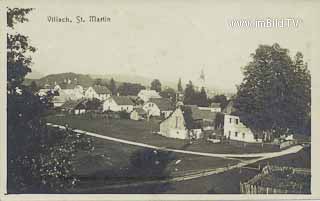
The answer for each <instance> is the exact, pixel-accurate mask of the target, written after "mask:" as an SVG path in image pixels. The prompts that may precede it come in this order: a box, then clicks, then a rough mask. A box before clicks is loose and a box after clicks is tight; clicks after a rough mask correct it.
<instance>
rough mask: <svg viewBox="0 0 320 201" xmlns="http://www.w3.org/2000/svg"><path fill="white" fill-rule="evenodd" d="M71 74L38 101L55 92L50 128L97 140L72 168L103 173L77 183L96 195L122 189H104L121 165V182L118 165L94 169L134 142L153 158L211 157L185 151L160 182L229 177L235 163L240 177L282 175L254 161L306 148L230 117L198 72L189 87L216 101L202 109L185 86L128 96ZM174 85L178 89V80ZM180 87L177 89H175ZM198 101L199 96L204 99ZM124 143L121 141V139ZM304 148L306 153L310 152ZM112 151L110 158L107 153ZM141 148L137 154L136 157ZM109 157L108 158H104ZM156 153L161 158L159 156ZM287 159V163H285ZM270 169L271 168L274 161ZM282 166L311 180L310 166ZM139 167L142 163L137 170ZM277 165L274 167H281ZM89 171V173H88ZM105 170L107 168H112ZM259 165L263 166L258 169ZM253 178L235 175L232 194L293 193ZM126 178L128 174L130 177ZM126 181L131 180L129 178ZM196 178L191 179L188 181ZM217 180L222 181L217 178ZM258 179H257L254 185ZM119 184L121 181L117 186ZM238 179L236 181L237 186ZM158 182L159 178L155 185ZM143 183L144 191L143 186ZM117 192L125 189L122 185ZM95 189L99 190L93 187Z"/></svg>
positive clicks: (227, 101) (228, 104)
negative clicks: (166, 155) (81, 81)
mask: <svg viewBox="0 0 320 201" xmlns="http://www.w3.org/2000/svg"><path fill="white" fill-rule="evenodd" d="M70 75H72V74H70ZM71 77H72V76H70V78H65V79H64V80H63V82H62V83H60V85H59V83H57V82H56V81H53V82H52V80H51V83H46V84H45V87H44V88H41V89H39V90H38V91H36V92H35V93H36V94H37V95H38V96H39V97H40V99H41V97H48V95H49V94H51V95H53V96H52V100H51V101H52V111H53V112H52V114H51V115H49V116H48V117H47V122H48V125H49V126H53V127H57V128H60V129H71V130H77V131H76V132H78V134H84V135H89V136H90V135H92V136H94V142H95V144H96V145H95V151H93V153H91V154H89V155H88V154H86V153H83V156H82V157H84V158H82V159H81V161H82V160H84V161H86V160H90V161H91V160H94V161H92V162H91V166H89V167H88V166H84V164H82V163H80V164H79V165H78V166H77V165H76V167H77V168H78V172H79V174H80V175H82V176H80V178H81V177H85V178H87V177H88V175H91V174H94V175H95V174H97V171H98V170H99V171H103V172H104V173H103V174H102V175H105V176H102V175H100V176H101V178H100V179H99V182H97V181H96V180H92V179H89V180H88V181H87V182H89V183H87V182H85V181H81V182H80V184H81V185H84V186H88V185H89V186H93V187H92V188H93V189H94V191H97V189H99V188H102V189H103V190H101V192H103V193H105V192H119V187H115V189H117V190H115V189H113V190H112V185H111V186H109V184H108V185H105V180H104V179H103V178H106V177H108V178H113V177H114V175H112V176H111V175H110V174H111V173H112V171H115V170H113V169H114V168H116V169H117V168H120V169H117V170H116V171H118V172H117V174H120V175H122V176H121V178H122V179H123V175H127V174H128V173H122V170H121V166H120V167H117V166H116V167H112V165H111V166H110V164H108V165H101V164H100V165H99V164H98V163H97V161H108V163H111V164H114V163H118V162H119V159H117V154H119V153H118V152H119V151H120V150H122V149H123V148H125V149H127V148H129V147H131V146H132V145H134V146H138V147H141V146H142V147H145V148H150V147H154V148H153V149H151V150H154V151H153V152H154V153H156V155H155V156H152V157H156V156H157V155H158V154H160V153H162V154H163V153H171V152H172V151H173V153H175V152H178V153H179V152H181V153H185V152H186V153H189V152H191V153H192V154H195V155H199V156H201V157H203V156H211V157H204V158H197V157H191V156H190V155H188V154H187V155H185V154H183V155H185V156H183V157H182V155H181V156H179V157H178V158H177V159H175V160H174V161H173V162H170V163H168V164H167V167H164V169H165V171H166V172H167V171H169V172H170V173H166V174H169V175H170V176H169V177H168V176H165V178H167V179H168V178H172V177H173V179H178V178H180V177H181V175H183V176H182V180H188V179H187V178H188V177H190V176H188V175H190V174H200V175H199V178H202V177H203V175H204V174H208V175H210V174H216V173H215V172H216V171H217V170H219V168H222V169H225V168H226V169H225V170H223V171H226V170H228V169H230V170H229V171H227V172H230V171H231V172H232V171H233V170H232V169H233V168H239V165H240V167H241V168H240V172H243V173H242V174H245V175H246V174H248V175H251V174H252V172H250V171H253V172H256V173H258V174H257V175H256V177H259V178H260V177H261V178H265V177H266V176H265V175H273V174H279V173H273V169H274V168H275V169H276V170H277V171H279V169H277V168H279V167H278V166H275V167H273V166H268V164H269V162H267V163H266V162H262V163H261V162H258V161H261V160H263V159H265V160H264V161H266V159H267V158H268V157H274V155H273V154H279V155H280V156H281V155H282V153H285V152H287V151H288V152H289V153H290V152H291V151H290V150H293V153H294V152H296V151H294V150H295V149H297V150H300V148H299V147H300V145H301V144H302V145H304V146H305V147H308V145H309V142H308V140H306V138H303V139H300V138H299V137H300V136H294V135H293V134H283V135H281V136H279V137H274V136H273V137H272V136H270V135H267V134H265V133H255V132H254V131H253V130H252V129H250V128H249V127H248V126H246V125H245V124H244V123H243V122H242V121H241V119H240V117H239V116H237V115H236V114H235V110H236V109H235V108H234V106H233V104H234V102H233V97H232V96H230V97H228V98H227V97H226V96H224V95H221V94H214V93H213V92H210V91H209V90H208V89H206V86H205V85H206V84H205V83H206V81H205V75H204V73H203V71H201V73H200V76H199V77H198V79H197V80H196V81H195V84H194V86H193V85H192V87H193V88H194V92H195V93H198V94H201V93H202V94H203V93H204V92H205V94H210V93H211V94H213V95H212V96H211V97H210V96H205V97H206V99H207V100H210V98H211V100H218V101H216V102H214V101H211V102H210V103H207V105H204V104H202V103H201V101H197V102H199V104H198V105H197V104H184V103H185V102H186V101H185V93H186V91H187V89H185V90H184V91H183V90H182V91H181V90H180V91H179V90H178V91H173V90H171V96H167V95H168V94H167V93H163V92H161V91H159V86H158V87H155V86H154V84H152V83H151V86H146V87H145V88H142V87H141V89H139V90H135V91H136V92H137V94H132V93H130V94H129V95H123V94H121V95H120V93H119V92H116V91H115V90H114V89H109V88H108V87H107V86H108V85H106V84H101V85H99V84H100V83H103V82H101V80H98V84H97V83H94V84H93V85H91V86H87V87H83V86H81V84H79V82H78V81H77V78H71ZM109 82H110V81H109ZM111 82H113V81H111ZM156 83H158V81H156ZM190 83H191V82H189V88H190ZM112 85H113V84H109V86H111V88H114V87H112ZM126 85H128V84H126ZM178 85H181V84H180V81H179V84H178ZM187 85H188V84H187ZM61 86H63V87H61ZM178 88H180V86H178ZM186 88H188V86H186ZM157 90H158V91H157ZM163 91H168V89H163ZM169 91H170V90H169ZM161 95H163V96H164V97H162V96H161ZM215 96H218V97H220V98H221V96H223V97H225V98H224V101H220V99H219V98H216V99H215V98H214V97H215ZM199 99H201V97H200V98H199ZM219 101H220V102H219ZM197 102H196V103H197ZM92 132H93V133H92ZM101 138H102V139H101ZM104 138H106V139H108V140H111V141H114V142H112V143H111V144H110V142H107V141H106V140H105V139H104ZM123 140H125V141H124V142H123ZM118 142H120V143H121V142H123V143H124V144H125V147H123V146H121V147H123V148H121V149H119V148H116V150H117V151H116V150H114V151H116V153H117V154H116V153H113V152H114V151H111V150H110V148H107V147H109V146H111V147H113V146H114V143H118ZM104 144H105V145H104ZM296 145H298V146H296ZM130 149H131V148H130ZM306 149H307V150H308V148H306ZM151 150H150V151H151ZM157 150H158V151H159V152H158V151H157ZM106 151H107V152H106ZM110 151H111V153H109V152H110ZM122 151H123V150H122ZM140 151H141V150H140ZM140 151H139V150H137V152H138V153H139V152H140ZM126 152H127V151H126ZM148 152H149V151H147V150H146V153H143V155H141V156H140V157H143V158H145V157H151V156H148V155H149V154H150V153H148ZM300 152H301V151H300ZM300 152H299V153H300ZM112 153H113V154H112ZM129 153H130V154H133V155H134V154H136V153H135V152H133V151H129ZM129 153H122V154H120V155H123V156H122V157H125V158H126V159H125V160H128V159H130V157H129V156H126V155H127V154H129ZM303 153H304V152H303ZM106 154H107V155H109V157H108V158H107V159H106V158H105V155H106ZM110 154H111V155H110ZM81 155H82V154H81ZM144 155H146V156H144ZM151 155H153V154H151ZM159 156H160V155H158V156H157V157H159ZM96 157H99V158H100V159H97V161H96V159H94V158H96ZM131 157H132V156H131ZM181 157H182V158H181ZM221 157H222V158H221ZM239 157H240V158H242V157H243V158H244V159H242V160H241V161H242V163H237V161H236V160H235V159H236V158H239ZM246 157H248V158H246ZM254 157H257V159H256V161H257V162H255V160H254V161H252V159H254ZM283 157H285V156H283ZM89 158H90V159H89ZM279 158H281V157H279ZM123 160H124V159H121V160H120V161H123ZM140 160H141V159H140ZM145 160H146V159H145ZM153 160H156V161H155V162H154V163H155V164H151V167H147V166H146V165H147V164H149V163H153ZM162 160H163V159H162ZM165 160H167V159H165ZM290 160H291V162H289V164H291V165H292V161H295V162H294V165H293V167H295V168H296V167H306V166H305V164H302V166H301V164H299V162H298V160H300V159H299V158H294V159H293V160H292V159H290ZM192 161H194V162H196V161H198V163H197V164H198V165H197V166H194V165H191V164H190V163H192ZM284 161H287V159H286V160H284ZM77 163H79V162H76V164H77ZM131 163H133V162H132V161H129V162H128V164H131ZM160 163H162V162H161V160H159V159H148V160H147V161H144V162H139V165H138V166H139V168H138V169H139V171H149V170H148V169H149V168H152V169H153V168H158V167H153V166H154V165H156V166H157V165H159V164H160ZM166 163H167V162H166ZM250 164H253V166H252V165H251V166H250ZM262 164H264V165H262ZM271 164H272V165H274V163H271ZM284 164H285V166H283V168H285V169H280V172H283V171H294V172H299V171H302V173H301V174H302V175H300V173H299V175H298V177H301V178H310V177H309V176H310V175H309V172H308V170H307V169H303V168H302V169H299V168H298V169H292V167H287V166H288V164H287V162H284ZM297 164H298V165H297ZM140 165H142V166H141V167H140ZM190 165H191V166H190ZM276 165H278V162H277V163H276ZM242 166H243V167H242ZM90 167H92V168H93V169H90ZM307 167H308V165H307ZM110 168H111V170H112V171H111V170H109V169H110ZM122 168H126V167H122ZM129 168H131V165H129ZM135 168H137V167H135ZM208 168H209V169H208ZM212 168H213V169H212ZM246 168H249V170H250V171H249V172H250V174H249V173H246V171H247V170H246ZM262 168H264V169H263V171H262ZM267 168H269V169H267ZM89 169H90V170H89ZM210 169H211V170H210ZM251 169H252V170H251ZM257 170H258V171H257ZM99 171H98V172H99ZM199 171H200V172H199ZM203 171H204V172H203ZM261 171H262V173H261ZM306 171H307V172H306ZM156 172H157V171H155V172H152V173H150V174H151V175H149V177H150V176H151V177H154V176H156V178H158V177H160V178H161V177H162V176H163V175H162V174H163V173H161V174H160V175H155V174H158V173H156ZM266 172H267V173H266ZM259 173H260V174H259ZM100 174H101V173H100ZM132 174H133V175H134V177H136V174H137V173H136V172H135V173H132ZM281 174H282V173H281ZM130 175H131V173H130ZM138 175H139V174H138ZM146 175H148V174H146ZM146 175H145V176H146ZM220 175H221V174H220ZM240 175H241V174H240ZM261 175H262V176H261ZM253 176H254V175H252V176H246V177H245V178H246V179H240V178H239V177H238V176H236V177H235V178H237V180H236V181H234V182H236V183H237V184H236V186H238V185H240V187H238V189H237V190H236V192H240V193H251V194H252V193H253V194H256V193H277V191H278V192H283V193H288V192H293V191H296V190H290V191H288V189H286V190H283V189H280V190H279V189H278V188H276V187H273V188H271V186H272V185H269V187H267V188H265V187H257V186H255V185H256V184H255V183H252V181H251V180H249V179H250V178H252V177H253ZM90 177H92V176H90ZM126 177H128V175H127V176H126ZM129 177H132V175H131V176H129ZM143 177H144V176H141V178H139V179H137V182H139V181H140V180H141V179H142V178H143ZM149 177H148V178H149ZM193 177H194V176H192V177H191V178H193ZM221 177H223V176H222V175H221ZM256 177H255V181H256V180H257V178H256ZM94 178H96V176H94ZM117 178H118V177H117ZM196 178H197V177H196ZM294 178H296V176H294ZM122 179H120V182H121V180H122ZM238 179H240V181H239V180H238ZM252 179H253V178H252ZM111 180H113V179H111ZM142 180H143V179H142ZM274 180H275V179H274ZM293 180H295V179H293ZM303 180H304V179H303ZM157 181H158V180H156V181H154V182H157ZM257 181H258V180H257ZM92 182H94V183H92ZM109 182H110V181H109ZM126 182H128V181H126ZM246 182H247V183H246ZM279 182H283V179H280V180H279ZM83 183H84V184H83ZM118 183H119V181H114V182H111V184H114V185H116V184H118ZM130 183H131V182H129V184H125V185H124V189H127V190H125V192H131V191H135V190H136V188H133V187H130V185H131V184H130ZM189 183H192V182H189ZM160 184H161V182H160V183H157V185H160ZM127 185H129V186H127ZM141 185H142V186H145V184H144V183H143V182H142V184H141ZM190 185H192V184H190ZM223 185H224V184H223ZM297 185H298V186H299V187H297V188H300V189H299V192H307V191H308V187H306V186H305V184H297ZM107 186H109V187H107ZM116 186H117V185H116ZM120 186H121V185H120ZM146 186H148V185H146ZM178 186H179V185H178ZM106 187H107V188H111V189H109V191H108V190H107V189H105V188H106ZM179 187H180V186H179ZM146 188H148V187H146ZM268 188H269V189H268ZM120 189H123V188H122V187H120ZM128 189H130V190H128ZM142 189H144V188H142ZM301 189H303V190H301ZM78 190H79V189H78ZM87 191H89V192H91V191H92V189H91V190H88V189H85V190H83V189H82V191H81V190H80V192H87ZM76 192H78V191H76ZM98 192H100V191H99V190H98ZM120 192H121V190H120ZM138 192H139V191H138ZM143 192H144V191H143V190H142V193H143Z"/></svg>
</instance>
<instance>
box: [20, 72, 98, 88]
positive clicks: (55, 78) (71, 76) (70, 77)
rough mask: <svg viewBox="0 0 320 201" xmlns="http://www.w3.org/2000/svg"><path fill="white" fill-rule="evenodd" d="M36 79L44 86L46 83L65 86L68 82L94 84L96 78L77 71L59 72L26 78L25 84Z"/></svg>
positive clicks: (83, 84) (85, 84)
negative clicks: (38, 77)
mask: <svg viewBox="0 0 320 201" xmlns="http://www.w3.org/2000/svg"><path fill="white" fill-rule="evenodd" d="M33 80H34V81H35V82H36V83H37V85H38V86H40V87H44V86H45V85H46V84H49V85H54V84H55V83H56V84H58V85H60V86H61V87H63V86H64V85H66V84H67V83H69V84H73V85H75V84H80V85H82V86H83V87H89V86H92V85H93V83H94V79H92V78H91V77H90V76H89V75H84V74H77V73H71V72H69V73H59V74H50V75H47V76H45V77H42V78H40V79H26V80H25V82H24V83H25V84H26V85H28V84H29V83H31V81H33Z"/></svg>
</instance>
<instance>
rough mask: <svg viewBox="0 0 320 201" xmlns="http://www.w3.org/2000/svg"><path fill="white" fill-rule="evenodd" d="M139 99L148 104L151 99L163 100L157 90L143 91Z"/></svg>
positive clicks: (139, 94)
mask: <svg viewBox="0 0 320 201" xmlns="http://www.w3.org/2000/svg"><path fill="white" fill-rule="evenodd" d="M138 97H139V98H140V99H141V100H143V101H144V102H147V101H148V100H149V99H150V98H161V96H160V95H159V93H158V92H156V91H155V90H147V89H143V90H141V91H140V92H139V93H138Z"/></svg>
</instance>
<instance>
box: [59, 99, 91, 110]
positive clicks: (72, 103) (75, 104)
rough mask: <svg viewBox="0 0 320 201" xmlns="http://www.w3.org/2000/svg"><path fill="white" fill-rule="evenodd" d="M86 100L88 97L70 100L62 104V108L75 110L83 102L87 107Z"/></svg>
mask: <svg viewBox="0 0 320 201" xmlns="http://www.w3.org/2000/svg"><path fill="white" fill-rule="evenodd" d="M85 101H86V99H84V98H82V99H79V100H68V101H66V102H65V103H64V104H63V105H62V106H61V108H63V109H66V110H73V109H76V108H77V107H78V106H80V104H83V106H84V107H85Z"/></svg>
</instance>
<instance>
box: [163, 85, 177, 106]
mask: <svg viewBox="0 0 320 201" xmlns="http://www.w3.org/2000/svg"><path fill="white" fill-rule="evenodd" d="M160 96H161V97H163V98H169V99H171V100H172V101H173V102H175V101H176V91H175V90H174V89H172V88H170V87H169V88H166V89H164V90H163V91H161V92H160Z"/></svg>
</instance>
